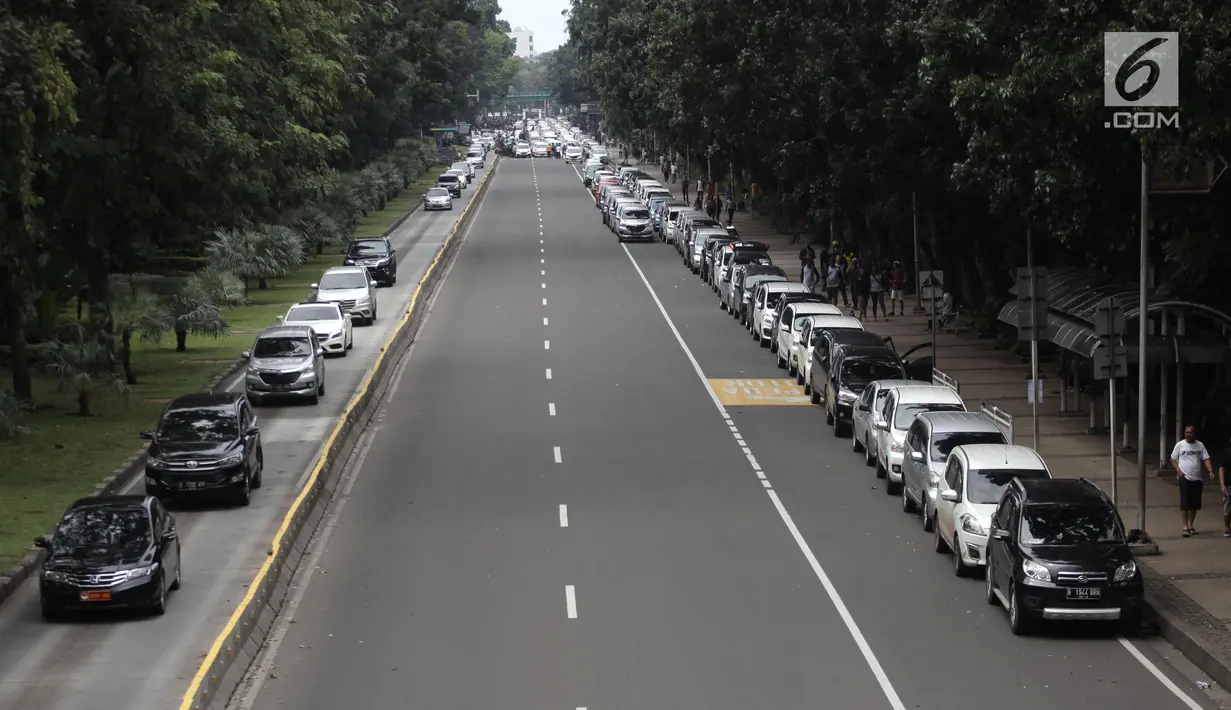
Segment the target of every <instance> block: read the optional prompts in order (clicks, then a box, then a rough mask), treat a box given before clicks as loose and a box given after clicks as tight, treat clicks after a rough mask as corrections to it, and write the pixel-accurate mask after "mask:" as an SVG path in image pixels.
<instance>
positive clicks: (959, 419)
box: [902, 412, 1009, 532]
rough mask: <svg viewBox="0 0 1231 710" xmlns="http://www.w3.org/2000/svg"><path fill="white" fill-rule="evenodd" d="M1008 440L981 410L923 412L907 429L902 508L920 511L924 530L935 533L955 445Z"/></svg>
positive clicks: (1006, 441)
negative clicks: (935, 518) (933, 522)
mask: <svg viewBox="0 0 1231 710" xmlns="http://www.w3.org/2000/svg"><path fill="white" fill-rule="evenodd" d="M1008 443H1009V440H1008V439H1007V438H1005V435H1004V432H1002V431H1001V430H1000V427H999V426H997V425H996V422H994V421H992V420H991V419H990V418H989V417H988V416H987V415H986V414H983V413H981V412H924V413H923V414H920V415H918V416H916V417H915V423H914V424H912V425H911V427H910V429H909V430H908V431H907V432H906V450H905V451H903V452H902V453H903V456H902V511H903V512H905V513H916V512H921V513H922V514H923V515H922V517H923V530H924V532H932V525H931V522H930V521H931V520H932V519H933V516H934V515H935V512H936V498H937V496H939V495H940V491H941V488H940V485H941V484H940V481H941V478H943V477H944V475H945V466H946V465H947V464H948V462H949V454H950V452H952V451H953V449H954V448H955V447H958V446H966V445H974V444H1003V445H1007V444H1008Z"/></svg>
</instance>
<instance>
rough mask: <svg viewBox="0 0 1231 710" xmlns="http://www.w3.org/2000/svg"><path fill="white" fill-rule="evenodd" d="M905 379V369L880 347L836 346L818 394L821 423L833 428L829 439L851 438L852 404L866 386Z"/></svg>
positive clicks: (891, 352)
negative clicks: (821, 404) (822, 414)
mask: <svg viewBox="0 0 1231 710" xmlns="http://www.w3.org/2000/svg"><path fill="white" fill-rule="evenodd" d="M905 378H906V368H905V367H903V366H902V361H901V360H899V359H898V356H897V353H895V352H893V350H891V349H889V348H888V347H886V346H884V345H841V346H839V347H838V349H837V352H836V353H834V356H833V359H832V360H831V366H830V368H829V373H828V375H827V376H826V378H825V379H824V380H823V382H824V385H825V389H824V391H823V392H822V393H821V399H822V400H824V402H825V423H826V424H832V425H833V435H834V436H835V437H837V438H839V439H841V438H844V437H847V436H850V435H851V422H852V421H853V419H854V409H855V400H857V399H859V393H860V392H862V391H863V388H864V387H865V386H866V385H867V384H868V383H869V382H875V381H876V380H896V379H905ZM817 384H820V382H818V383H817Z"/></svg>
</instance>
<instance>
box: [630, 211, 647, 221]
mask: <svg viewBox="0 0 1231 710" xmlns="http://www.w3.org/2000/svg"><path fill="white" fill-rule="evenodd" d="M624 216H625V217H627V218H628V219H649V218H650V213H649V212H648V211H647V210H624Z"/></svg>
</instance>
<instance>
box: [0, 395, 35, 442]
mask: <svg viewBox="0 0 1231 710" xmlns="http://www.w3.org/2000/svg"><path fill="white" fill-rule="evenodd" d="M22 415H23V411H22V408H21V400H19V399H17V397H14V396H13V394H12V393H11V392H8V391H0V439H16V438H17V437H19V436H26V435H28V434H29V433H30V430H29V429H27V428H26V427H24V426H22V425H21V418H22Z"/></svg>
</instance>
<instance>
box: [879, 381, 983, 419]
mask: <svg viewBox="0 0 1231 710" xmlns="http://www.w3.org/2000/svg"><path fill="white" fill-rule="evenodd" d="M893 379H895V380H897V379H901V378H900V377H896V376H895V377H894V378H893ZM964 411H966V409H965V407H963V406H962V405H960V404H948V403H946V404H940V403H931V402H929V403H926V404H924V403H920V404H899V405H898V411H897V413H896V414H895V415H894V417H893V428H894V429H897V430H898V431H906V429H907V428H908V427H909V426H910V423H911V422H913V421H915V416H916V415H919V414H923V413H924V412H964Z"/></svg>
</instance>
